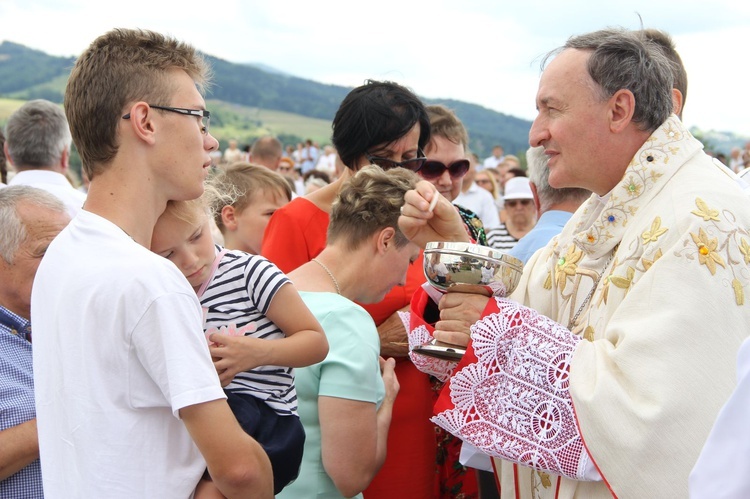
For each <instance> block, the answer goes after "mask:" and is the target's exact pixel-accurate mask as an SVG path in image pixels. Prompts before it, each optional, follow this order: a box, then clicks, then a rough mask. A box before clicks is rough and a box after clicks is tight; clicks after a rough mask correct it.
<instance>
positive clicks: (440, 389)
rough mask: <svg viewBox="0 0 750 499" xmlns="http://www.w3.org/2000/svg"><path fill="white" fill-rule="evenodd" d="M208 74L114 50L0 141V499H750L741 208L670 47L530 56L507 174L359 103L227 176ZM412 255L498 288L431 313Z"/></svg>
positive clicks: (612, 37)
mask: <svg viewBox="0 0 750 499" xmlns="http://www.w3.org/2000/svg"><path fill="white" fill-rule="evenodd" d="M209 74H210V70H209V67H208V66H207V63H206V61H205V60H204V59H203V57H202V56H201V55H200V54H199V53H198V52H197V51H196V50H195V49H194V48H193V47H191V46H190V45H188V44H186V43H184V42H181V41H179V40H176V39H174V38H171V37H168V36H164V35H162V34H159V33H156V32H152V31H144V30H130V29H116V30H112V31H110V32H108V33H106V34H103V35H102V36H100V37H99V38H97V39H96V40H94V41H93V42H92V44H91V45H90V46H89V47H88V49H87V50H86V51H85V52H84V54H83V55H81V57H80V58H79V59H78V60H77V62H76V64H75V66H74V68H73V70H72V72H71V75H70V79H69V81H68V84H67V87H66V91H65V103H64V111H63V110H62V108H61V107H60V106H57V105H55V104H53V103H50V102H47V101H44V100H34V101H29V102H27V103H25V104H24V105H23V106H21V107H20V108H19V109H18V110H17V111H16V112H15V113H14V114H13V115H12V116H11V117H10V119H9V121H8V124H7V126H6V128H5V134H4V136H0V138H2V139H3V141H4V145H3V151H4V154H3V158H2V159H3V160H5V159H6V158H7V160H8V165H9V166H10V167H11V168H10V170H11V172H12V173H13V175H9V176H8V178H6V177H5V176H3V178H2V181H3V186H2V188H1V189H0V279H2V282H3V286H1V287H0V353H1V355H0V497H8V498H15V497H24V498H27V497H44V496H46V497H66V498H67V497H81V498H83V497H195V498H198V499H200V498H220V497H254V498H255V497H257V498H266V497H273V496H277V497H281V498H290V499H291V498H305V497H331V498H333V497H364V498H365V499H377V498H388V499H392V498H394V497H409V498H420V499H421V498H425V499H430V498H464V499H470V498H477V499H492V498H494V497H569V498H572V497H612V496H614V497H686V496H688V494H690V495H692V496H694V497H712V498H713V497H746V496H747V495H748V494H750V480H749V479H748V478H747V474H746V473H744V469H745V468H746V463H747V459H748V454H747V449H748V448H750V432H748V431H747V429H746V425H745V424H744V421H745V420H746V418H747V416H748V414H749V413H750V405H749V404H748V398H747V393H746V392H747V390H748V379H750V378H748V376H750V375H749V374H748V373H750V370H749V369H748V363H749V362H750V361H749V360H748V355H747V348H748V347H747V345H748V343H747V342H746V341H745V340H746V338H747V337H748V335H747V332H746V331H747V325H748V324H750V309H748V306H749V305H748V304H746V303H745V302H746V299H745V289H747V287H748V286H750V203H748V191H750V187H748V185H747V183H746V182H745V181H744V180H743V179H742V177H741V176H738V175H737V172H741V170H742V166H743V165H744V160H743V163H742V164H741V163H740V162H739V159H742V158H743V154H742V152H741V151H739V152H738V154H735V152H734V151H733V153H732V161H733V162H732V163H731V164H729V165H728V166H726V165H724V164H722V163H721V162H719V161H717V160H716V159H715V158H712V157H711V156H709V155H708V154H706V153H705V152H704V151H703V146H702V144H701V143H700V142H699V141H698V140H696V139H695V138H694V137H692V135H691V134H690V133H689V132H688V131H687V130H686V129H685V127H684V126H683V124H682V123H681V113H682V110H683V107H684V104H685V98H686V96H687V75H686V73H685V70H684V67H683V65H682V62H681V60H680V58H679V55H678V54H677V52H676V49H675V47H674V44H673V43H672V41H671V39H670V37H669V35H668V34H666V33H664V32H661V31H658V30H639V31H630V30H624V29H612V28H608V29H605V30H601V31H596V32H592V33H587V34H583V35H577V36H573V37H571V38H569V39H568V40H567V42H566V43H565V44H564V45H563V46H562V47H559V48H558V49H556V50H553V51H551V52H550V53H549V54H548V55H547V57H546V58H545V59H544V62H543V72H542V75H541V79H540V83H539V90H538V94H537V99H536V106H537V108H538V115H537V117H536V119H535V120H534V122H533V124H532V127H531V129H530V132H529V142H530V147H529V148H528V150H527V151H526V152H525V162H522V161H521V160H519V158H518V157H516V156H513V155H509V154H505V153H504V150H503V148H502V146H500V145H497V146H496V147H494V148H493V151H492V155H491V156H489V157H488V158H486V159H485V160H481V159H480V158H479V157H477V155H476V154H473V153H472V151H471V150H470V149H469V137H468V133H467V131H466V128H465V127H464V125H463V123H462V122H461V120H460V119H459V117H458V116H457V115H456V113H455V112H454V111H453V110H451V109H449V108H447V107H445V106H442V105H425V104H424V103H423V102H422V101H421V100H420V99H419V98H418V97H417V96H416V95H415V94H414V93H413V92H412V91H411V90H410V89H408V88H407V87H405V86H403V85H400V84H397V83H394V82H388V81H375V80H371V81H367V82H366V83H365V84H363V85H361V86H359V87H356V88H354V89H353V90H352V91H351V92H350V93H349V94H348V95H347V96H346V97H345V98H344V100H343V101H342V102H341V104H340V106H339V108H338V111H337V112H336V115H335V117H334V119H333V122H332V144H331V145H326V146H325V147H323V148H322V151H321V148H320V146H319V145H317V144H315V143H313V141H312V140H307V141H305V142H303V143H300V144H297V145H296V148H295V147H294V146H286V147H285V146H284V145H283V144H282V143H281V142H280V141H279V139H278V138H276V137H273V136H264V137H260V138H258V139H257V140H255V141H254V142H253V144H252V145H249V146H247V147H243V148H240V147H239V144H238V142H237V140H234V139H230V140H229V141H228V147H227V148H226V149H225V150H224V151H223V152H222V151H220V150H219V143H218V141H217V140H216V139H215V138H214V137H213V136H212V134H211V130H210V111H209V110H207V109H206V104H205V101H204V97H203V93H202V91H203V89H204V88H205V86H206V85H207V84H208V83H209ZM113 81H116V82H121V83H120V84H119V85H117V86H115V87H112V86H111V85H110V82H113ZM73 143H75V146H76V149H77V150H78V153H79V155H80V157H81V160H82V163H83V171H82V176H83V177H84V178H85V179H86V181H87V184H86V187H84V188H81V189H78V188H76V187H73V185H71V183H70V181H69V175H70V164H69V160H70V151H71V145H72V144H73ZM748 147H750V145H749V146H748ZM737 158H739V159H737ZM735 159H737V160H736V161H735ZM524 163H525V164H524ZM4 164H5V163H4V161H3V165H4ZM3 170H4V169H3ZM5 183H7V184H8V185H7V186H5V185H4V184H5ZM433 241H452V242H461V243H468V244H470V245H479V246H487V247H489V248H492V249H493V250H495V251H498V252H501V253H507V254H508V255H510V256H511V257H515V258H516V259H518V261H519V265H520V266H522V267H523V271H522V272H521V275H520V281H519V284H518V285H517V287H516V288H515V290H512V292H511V293H510V295H509V296H505V295H504V294H503V295H501V294H498V296H488V295H487V293H485V292H451V289H450V287H449V286H448V284H449V283H448V282H447V277H446V274H447V272H442V275H440V273H439V272H438V273H437V274H436V276H435V277H434V279H442V282H443V283H444V284H446V287H448V291H447V292H445V293H435V292H434V290H432V289H431V287H430V286H429V285H428V284H427V282H426V276H425V273H424V271H423V249H424V248H425V246H426V245H427V243H429V242H433ZM435 269H437V270H439V267H438V266H437V265H436V266H435ZM519 272H520V271H519ZM489 277H491V276H489ZM678 293H679V295H678ZM675 296H679V299H676V298H675ZM32 338H33V340H32ZM427 341H439V342H442V343H446V344H452V345H456V346H460V347H463V348H465V351H466V353H465V354H463V356H462V357H461V358H460V359H458V360H448V359H435V358H432V357H426V356H424V355H421V354H420V353H418V351H415V350H414V347H415V346H417V345H422V344H424V343H425V342H427ZM735 361H736V364H735Z"/></svg>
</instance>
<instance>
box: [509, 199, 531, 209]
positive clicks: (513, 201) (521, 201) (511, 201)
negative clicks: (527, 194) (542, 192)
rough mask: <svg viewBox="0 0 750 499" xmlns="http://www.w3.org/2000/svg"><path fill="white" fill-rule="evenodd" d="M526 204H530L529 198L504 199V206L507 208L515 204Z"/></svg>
mask: <svg viewBox="0 0 750 499" xmlns="http://www.w3.org/2000/svg"><path fill="white" fill-rule="evenodd" d="M519 204H520V205H522V206H528V205H530V204H531V199H509V200H507V201H505V206H507V207H509V208H515V207H516V206H517V205H519Z"/></svg>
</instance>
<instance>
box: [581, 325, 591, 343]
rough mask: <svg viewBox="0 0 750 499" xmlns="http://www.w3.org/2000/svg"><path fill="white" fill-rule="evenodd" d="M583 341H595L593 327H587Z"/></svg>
mask: <svg viewBox="0 0 750 499" xmlns="http://www.w3.org/2000/svg"><path fill="white" fill-rule="evenodd" d="M583 339H585V340H588V341H594V328H593V327H591V326H586V329H585V330H584V331H583Z"/></svg>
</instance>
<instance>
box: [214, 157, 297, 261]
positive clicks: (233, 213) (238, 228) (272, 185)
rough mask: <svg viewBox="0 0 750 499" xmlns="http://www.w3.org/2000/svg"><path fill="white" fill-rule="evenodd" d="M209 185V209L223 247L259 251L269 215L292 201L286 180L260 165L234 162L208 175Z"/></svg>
mask: <svg viewBox="0 0 750 499" xmlns="http://www.w3.org/2000/svg"><path fill="white" fill-rule="evenodd" d="M209 186H210V188H211V191H212V196H211V201H210V202H211V206H210V208H211V211H212V212H213V214H214V221H215V222H216V226H217V227H218V228H219V230H220V231H221V235H222V236H223V237H224V247H225V248H227V249H231V250H240V251H245V252H247V253H251V254H253V255H258V254H260V247H261V243H262V242H263V233H264V232H265V230H266V225H268V221H269V220H270V219H271V215H273V214H274V212H275V211H276V210H277V209H279V208H281V207H282V206H284V205H285V204H287V203H288V202H289V201H291V200H292V189H291V187H290V185H289V183H288V182H287V181H286V179H285V178H284V177H283V176H281V175H280V174H278V173H276V172H274V171H271V170H269V169H268V168H265V167H263V166H258V165H253V164H250V163H234V164H232V165H230V166H228V167H227V168H226V169H223V170H220V171H218V172H217V173H216V174H215V175H214V176H213V177H211V178H210V179H209Z"/></svg>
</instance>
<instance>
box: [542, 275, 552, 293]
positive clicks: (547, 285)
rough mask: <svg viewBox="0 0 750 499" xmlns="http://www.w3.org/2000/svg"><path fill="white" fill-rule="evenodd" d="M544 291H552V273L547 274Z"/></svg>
mask: <svg viewBox="0 0 750 499" xmlns="http://www.w3.org/2000/svg"><path fill="white" fill-rule="evenodd" d="M543 286H544V289H552V271H551V270H550V271H549V272H547V278H546V279H545V280H544V284H543Z"/></svg>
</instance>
